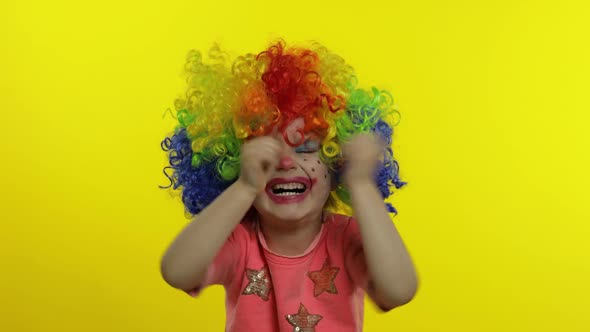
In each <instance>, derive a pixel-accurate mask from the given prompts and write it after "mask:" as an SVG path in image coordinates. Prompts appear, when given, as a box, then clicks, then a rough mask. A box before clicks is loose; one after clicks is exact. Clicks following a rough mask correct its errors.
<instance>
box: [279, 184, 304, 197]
mask: <svg viewBox="0 0 590 332" xmlns="http://www.w3.org/2000/svg"><path fill="white" fill-rule="evenodd" d="M306 189H307V186H306V185H305V184H304V183H301V182H289V183H279V184H275V185H274V186H272V188H271V190H272V193H273V194H275V195H279V196H293V195H299V194H303V193H304V192H305V190H306Z"/></svg>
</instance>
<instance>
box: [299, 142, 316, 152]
mask: <svg viewBox="0 0 590 332" xmlns="http://www.w3.org/2000/svg"><path fill="white" fill-rule="evenodd" d="M319 149H320V143H319V142H318V141H314V140H307V141H305V142H304V143H303V144H301V145H299V146H298V147H296V148H295V152H296V153H314V152H317V151H318V150H319Z"/></svg>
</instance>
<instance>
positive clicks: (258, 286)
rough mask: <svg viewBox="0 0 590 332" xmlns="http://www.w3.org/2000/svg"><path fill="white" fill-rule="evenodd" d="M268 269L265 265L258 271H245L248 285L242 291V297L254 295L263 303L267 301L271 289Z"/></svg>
mask: <svg viewBox="0 0 590 332" xmlns="http://www.w3.org/2000/svg"><path fill="white" fill-rule="evenodd" d="M269 275H270V274H269V272H268V267H267V266H266V265H265V266H263V267H262V269H260V270H254V269H246V278H248V284H247V285H246V287H245V288H244V290H243V291H242V294H244V295H250V294H255V295H258V296H259V297H260V298H261V299H263V300H264V301H268V293H269V292H270V290H271V289H272V285H271V283H270V278H269Z"/></svg>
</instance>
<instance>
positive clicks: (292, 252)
mask: <svg viewBox="0 0 590 332" xmlns="http://www.w3.org/2000/svg"><path fill="white" fill-rule="evenodd" d="M321 227H322V213H321V212H320V213H319V214H318V215H315V216H313V217H305V218H302V219H300V220H289V221H285V220H278V219H274V218H272V217H268V216H266V217H265V216H260V228H261V231H262V234H264V239H265V240H266V244H267V246H268V249H270V250H271V251H272V252H274V253H276V254H279V255H284V256H297V255H301V254H303V253H304V252H305V250H307V248H309V245H310V244H311V243H312V242H313V240H314V239H315V237H316V236H317V235H318V233H319V232H320V229H321Z"/></svg>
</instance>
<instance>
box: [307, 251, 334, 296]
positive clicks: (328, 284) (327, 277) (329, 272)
mask: <svg viewBox="0 0 590 332" xmlns="http://www.w3.org/2000/svg"><path fill="white" fill-rule="evenodd" d="M339 270H340V268H339V267H330V264H329V263H328V260H327V259H326V261H325V262H324V265H323V266H322V269H321V270H319V271H310V272H307V276H308V277H309V278H310V279H311V280H312V281H313V284H314V287H313V296H316V297H317V296H318V295H320V294H322V293H323V292H328V293H331V294H338V290H337V289H336V285H335V284H334V279H336V275H337V274H338V271H339Z"/></svg>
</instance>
